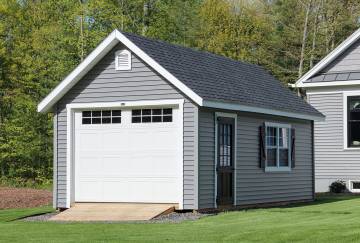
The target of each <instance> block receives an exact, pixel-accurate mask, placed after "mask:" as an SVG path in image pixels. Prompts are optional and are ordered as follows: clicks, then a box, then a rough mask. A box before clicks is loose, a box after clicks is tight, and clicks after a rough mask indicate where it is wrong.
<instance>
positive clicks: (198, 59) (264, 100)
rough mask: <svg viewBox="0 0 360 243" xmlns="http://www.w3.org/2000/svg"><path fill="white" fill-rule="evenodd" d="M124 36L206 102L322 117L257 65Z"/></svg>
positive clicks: (133, 35) (160, 42)
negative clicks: (226, 103) (221, 102)
mask: <svg viewBox="0 0 360 243" xmlns="http://www.w3.org/2000/svg"><path fill="white" fill-rule="evenodd" d="M123 34H124V35H125V36H126V37H127V38H128V39H130V40H131V41H132V42H133V43H134V44H135V45H137V46H138V47H139V48H140V49H141V50H142V51H144V52H145V53H146V54H148V55H149V56H150V57H151V58H153V59H154V60H155V61H156V62H158V63H159V64H160V65H161V66H162V67H164V68H165V69H166V70H167V71H168V72H170V73H171V74H172V75H174V76H175V77H176V78H177V79H178V80H180V81H181V82H183V83H184V84H185V85H186V86H188V87H189V88H190V89H191V90H193V91H194V92H195V93H197V94H198V95H199V96H200V97H202V98H203V99H204V100H209V101H223V102H230V103H235V104H241V105H247V106H252V107H260V108H267V109H275V110H279V111H285V112H292V113H299V114H305V115H315V116H322V114H321V113H319V112H318V111H317V110H316V109H314V108H313V107H312V106H310V105H309V104H307V103H306V102H305V101H304V100H302V99H301V98H299V97H298V96H297V95H295V94H294V93H293V92H291V91H290V90H289V89H288V88H286V87H284V86H283V85H282V84H281V83H280V81H278V80H277V79H275V78H274V77H273V76H272V75H271V74H270V73H268V72H267V71H266V70H265V69H263V68H262V67H260V66H258V65H254V64H249V63H245V62H240V61H235V60H232V59H230V58H227V57H223V56H220V55H215V54H211V53H208V52H203V51H197V50H194V49H191V48H186V47H182V46H178V45H173V44H169V43H166V42H162V41H157V40H152V39H148V38H145V37H142V36H138V35H135V34H130V33H123Z"/></svg>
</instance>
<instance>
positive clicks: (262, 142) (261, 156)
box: [259, 124, 266, 168]
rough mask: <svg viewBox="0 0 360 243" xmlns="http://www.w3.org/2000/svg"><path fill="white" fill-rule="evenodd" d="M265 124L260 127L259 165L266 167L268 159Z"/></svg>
mask: <svg viewBox="0 0 360 243" xmlns="http://www.w3.org/2000/svg"><path fill="white" fill-rule="evenodd" d="M265 138H266V134H265V124H263V125H262V126H260V127H259V143H260V144H259V148H260V151H259V167H260V168H265V161H266V149H265Z"/></svg>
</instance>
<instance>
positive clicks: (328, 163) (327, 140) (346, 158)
mask: <svg viewBox="0 0 360 243" xmlns="http://www.w3.org/2000/svg"><path fill="white" fill-rule="evenodd" d="M307 98H308V102H309V103H310V104H311V105H312V106H314V107H315V108H316V109H317V110H318V111H320V112H321V113H322V114H324V115H325V116H326V119H325V121H321V122H320V121H316V122H315V123H314V130H315V131H314V134H315V138H314V139H315V180H316V183H315V184H316V191H317V192H324V191H328V189H329V187H328V186H329V185H330V184H331V182H333V181H335V180H338V179H342V180H345V181H348V180H359V179H360V163H359V158H360V150H358V149H357V150H356V149H355V150H344V131H343V128H344V125H343V119H344V112H346V111H344V108H343V102H344V100H343V94H342V92H341V91H339V93H326V92H325V93H317V94H308V97H307Z"/></svg>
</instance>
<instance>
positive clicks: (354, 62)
mask: <svg viewBox="0 0 360 243" xmlns="http://www.w3.org/2000/svg"><path fill="white" fill-rule="evenodd" d="M359 70H360V40H358V41H356V42H355V43H354V44H353V45H351V46H350V47H349V48H348V49H347V50H346V51H345V52H344V53H342V54H341V55H340V56H339V57H337V58H336V59H335V60H334V61H333V62H331V63H330V64H329V65H328V66H327V67H325V68H324V70H322V71H321V72H324V73H331V72H337V73H339V72H349V71H359Z"/></svg>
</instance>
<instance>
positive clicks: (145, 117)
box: [132, 108, 172, 123]
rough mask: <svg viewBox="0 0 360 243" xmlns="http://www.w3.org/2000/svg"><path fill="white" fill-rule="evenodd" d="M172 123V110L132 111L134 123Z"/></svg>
mask: <svg viewBox="0 0 360 243" xmlns="http://www.w3.org/2000/svg"><path fill="white" fill-rule="evenodd" d="M151 122H152V123H156V122H172V109H171V108H164V109H137V110H132V123H151Z"/></svg>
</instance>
